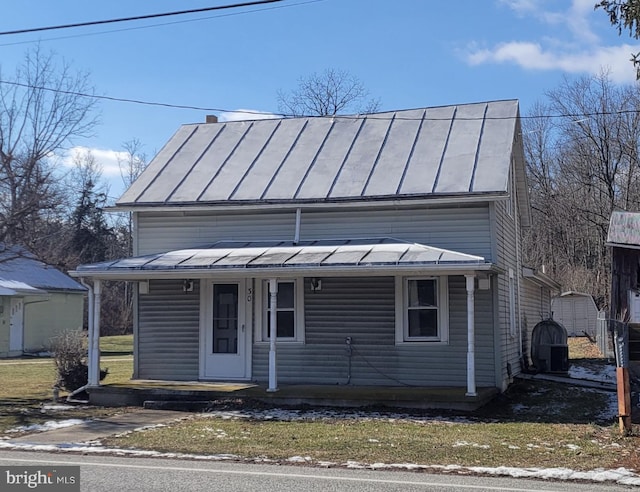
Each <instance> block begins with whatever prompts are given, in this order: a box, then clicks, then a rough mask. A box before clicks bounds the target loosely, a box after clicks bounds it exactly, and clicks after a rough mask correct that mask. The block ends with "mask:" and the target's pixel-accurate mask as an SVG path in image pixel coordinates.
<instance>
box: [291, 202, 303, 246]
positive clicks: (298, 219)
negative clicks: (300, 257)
mask: <svg viewBox="0 0 640 492" xmlns="http://www.w3.org/2000/svg"><path fill="white" fill-rule="evenodd" d="M301 219H302V209H301V208H296V231H295V234H294V236H293V244H298V243H299V242H300V222H301Z"/></svg>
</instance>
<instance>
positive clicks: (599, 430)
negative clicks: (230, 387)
mask: <svg viewBox="0 0 640 492" xmlns="http://www.w3.org/2000/svg"><path fill="white" fill-rule="evenodd" d="M580 344H581V346H580V347H572V348H570V353H571V354H572V357H574V358H577V359H588V358H590V357H591V356H592V347H591V346H590V345H589V343H588V342H586V343H585V342H584V341H583V340H581V341H580ZM101 346H102V348H103V349H104V350H105V353H107V352H108V353H116V354H122V353H126V352H127V351H128V350H130V347H131V341H130V338H129V340H127V338H126V337H125V338H121V337H115V338H113V339H111V340H103V341H101ZM131 364H132V362H131V359H130V358H129V357H126V356H122V355H116V356H106V357H103V358H102V364H101V365H102V367H108V368H109V375H108V376H107V379H106V381H105V382H125V381H126V380H127V379H129V377H130V375H131V369H132V367H131ZM0 377H1V378H2V380H3V381H11V382H12V384H11V385H8V384H3V385H2V386H1V387H0V402H1V403H0V434H3V433H4V431H6V430H7V429H10V428H12V427H15V426H17V425H26V424H33V423H41V422H43V421H46V420H51V419H52V418H54V417H55V418H56V419H65V418H80V417H83V418H87V417H94V418H95V417H100V416H103V415H108V414H110V413H113V412H119V411H122V409H105V408H96V407H75V408H71V409H69V410H64V411H62V412H60V411H57V412H54V413H52V412H50V411H48V410H47V409H46V407H43V404H44V403H47V402H50V401H51V400H50V399H51V385H52V384H53V381H54V368H53V363H52V362H51V361H50V360H47V359H44V360H42V359H37V360H32V359H30V360H19V361H16V360H11V361H0ZM615 401H616V397H615V394H614V393H605V392H599V391H594V390H592V389H585V388H579V387H576V386H571V385H563V384H558V383H553V382H548V381H519V382H517V383H515V384H514V385H512V387H511V388H510V389H509V391H507V392H506V393H505V394H503V395H501V396H500V397H498V398H497V399H496V400H495V401H494V402H492V403H491V404H490V405H489V406H487V407H485V408H483V409H481V410H480V411H478V412H475V413H473V414H453V413H446V412H432V413H429V412H412V413H410V414H405V415H404V416H403V417H402V418H399V417H398V415H394V414H389V413H386V411H385V410H383V409H376V410H377V411H378V412H377V413H376V412H373V411H371V412H365V411H360V412H359V414H358V415H357V416H356V417H353V415H352V414H351V415H350V414H349V412H348V411H345V410H340V411H335V412H333V413H331V412H327V413H325V414H322V415H320V416H318V415H317V414H313V413H312V412H311V411H312V410H313V409H301V410H298V411H295V412H294V411H288V412H289V415H294V417H293V418H291V419H289V421H286V420H283V419H279V418H274V415H277V414H278V413H282V411H281V410H276V409H270V408H268V407H265V406H264V405H260V404H253V406H252V405H251V404H250V405H247V404H246V402H218V405H215V406H212V409H211V410H212V411H211V412H209V413H200V414H193V416H192V418H190V419H187V420H185V421H181V422H178V423H175V424H172V425H169V426H167V427H159V428H153V429H149V430H146V431H143V432H135V433H131V434H128V435H125V436H121V437H111V438H108V439H105V440H103V444H105V445H108V446H112V447H119V448H137V449H151V450H157V451H166V452H182V453H193V454H232V455H236V456H238V457H239V459H260V460H265V459H270V460H276V461H277V460H287V459H290V458H292V457H296V456H297V457H305V458H306V457H308V460H309V461H311V462H314V463H319V462H332V463H338V464H342V463H346V462H347V461H351V460H353V461H357V462H359V463H362V464H372V463H388V464H390V463H411V464H417V465H460V466H487V467H496V466H514V467H529V468H535V467H540V468H548V467H554V468H556V467H567V468H571V469H574V470H593V469H597V468H617V467H620V466H624V467H626V468H629V469H636V470H640V453H639V451H638V448H639V446H638V444H640V441H639V440H638V439H639V438H638V436H637V435H632V436H629V437H622V436H621V435H620V434H619V432H618V427H617V422H616V419H615V417H612V416H611V415H612V414H611V411H610V410H611V406H612V403H613V404H615ZM218 410H225V412H221V411H218ZM607 410H608V412H607ZM231 411H233V412H231ZM603 415H608V416H607V417H606V418H603ZM230 416H231V417H230Z"/></svg>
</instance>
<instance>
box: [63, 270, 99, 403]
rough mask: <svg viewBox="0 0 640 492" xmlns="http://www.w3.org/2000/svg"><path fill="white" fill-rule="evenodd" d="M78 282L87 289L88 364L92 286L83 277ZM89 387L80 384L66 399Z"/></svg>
mask: <svg viewBox="0 0 640 492" xmlns="http://www.w3.org/2000/svg"><path fill="white" fill-rule="evenodd" d="M80 283H81V284H82V285H84V286H85V287H86V288H87V290H88V294H87V335H88V339H89V340H88V345H89V346H88V356H89V364H91V347H92V346H93V321H94V319H93V300H94V296H93V287H92V286H91V284H88V283H87V282H86V281H85V280H84V278H81V279H80ZM88 387H89V384H88V383H87V384H85V385H84V386H81V387H80V388H78V389H75V390H73V391H72V392H71V393H69V394H68V395H67V401H71V400H72V399H73V397H74V396H76V395H77V394H79V393H82V392H83V391H84V390H86V389H87V388H88Z"/></svg>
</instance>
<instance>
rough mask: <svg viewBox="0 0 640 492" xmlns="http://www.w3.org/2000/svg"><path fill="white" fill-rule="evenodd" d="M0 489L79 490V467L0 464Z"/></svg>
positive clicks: (57, 491)
mask: <svg viewBox="0 0 640 492" xmlns="http://www.w3.org/2000/svg"><path fill="white" fill-rule="evenodd" d="M0 490H2V491H7V492H9V491H11V492H13V491H20V490H46V491H49V492H80V467H79V466H0Z"/></svg>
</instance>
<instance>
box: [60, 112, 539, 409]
mask: <svg viewBox="0 0 640 492" xmlns="http://www.w3.org/2000/svg"><path fill="white" fill-rule="evenodd" d="M208 121H209V122H208V123H204V124H189V125H184V126H182V127H181V128H180V129H179V130H178V131H177V132H176V134H175V135H174V136H173V137H172V138H171V139H170V140H169V141H168V142H167V144H166V145H165V146H164V148H163V149H162V150H161V151H160V152H159V153H158V155H157V156H156V157H155V158H154V159H153V161H152V162H151V163H150V164H149V166H148V168H147V169H146V170H145V171H144V173H143V174H142V175H141V176H140V177H139V179H138V180H137V181H136V182H134V183H133V184H132V185H131V187H130V188H129V189H128V190H127V191H126V192H125V193H124V194H123V195H122V197H121V198H120V199H119V200H118V202H117V205H116V207H117V209H119V210H127V211H130V212H131V213H132V214H133V220H134V255H135V256H134V257H132V258H124V259H120V260H115V261H108V262H103V263H99V264H92V265H81V266H80V267H78V268H77V270H76V271H74V272H72V274H73V275H74V276H77V277H81V278H84V279H86V281H87V282H89V283H90V284H91V285H92V286H93V287H92V291H91V294H90V297H91V298H92V299H93V301H92V303H93V305H94V313H96V314H94V315H93V317H92V319H93V321H94V324H93V331H94V333H98V331H97V330H99V321H100V319H99V304H100V289H101V282H102V281H104V280H115V279H118V280H128V281H131V282H134V283H135V284H136V285H137V302H136V307H135V325H134V375H133V377H134V379H140V380H169V381H220V380H223V381H254V382H257V383H259V384H261V385H264V386H265V387H266V391H268V392H275V391H277V390H278V389H279V387H280V386H281V385H296V384H306V385H333V386H334V387H336V386H340V385H348V386H351V387H356V386H366V387H385V386H404V387H423V388H424V387H452V388H459V389H461V390H462V391H463V392H464V393H463V394H466V395H467V397H468V398H470V399H473V398H475V397H476V396H477V394H478V388H492V389H495V390H497V391H500V390H504V389H505V388H506V387H507V386H508V384H509V382H510V379H511V377H513V376H514V375H516V374H517V373H518V372H520V370H521V361H522V357H523V353H522V347H523V343H522V340H523V337H524V336H525V335H526V333H525V331H524V330H525V329H524V327H523V323H522V316H523V306H524V305H525V301H526V299H524V298H523V296H525V295H526V294H525V291H524V287H523V284H524V281H525V280H524V276H523V268H522V253H521V231H522V229H523V228H526V227H528V226H529V225H530V221H531V216H530V206H529V200H528V191H527V183H526V177H525V164H524V157H523V147H522V138H521V130H520V120H519V109H518V102H517V101H516V100H506V101H493V102H486V103H478V104H464V105H458V106H445V107H433V108H422V109H413V110H403V111H392V112H386V113H376V114H368V115H355V116H333V117H305V118H290V119H275V120H259V121H240V122H225V123H219V122H217V121H216V120H215V118H208ZM536 295H538V293H537V292H536ZM541 302H543V303H545V306H542V310H543V311H545V312H548V311H549V307H548V302H549V299H548V297H545V298H544V299H542V300H541ZM96 325H98V327H96ZM92 354H93V363H92V364H90V367H91V375H90V377H91V379H90V384H92V385H94V386H97V385H98V379H97V375H96V374H97V373H96V370H97V364H98V362H97V357H98V354H99V352H98V350H97V349H96V348H95V347H94V350H93V351H92Z"/></svg>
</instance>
